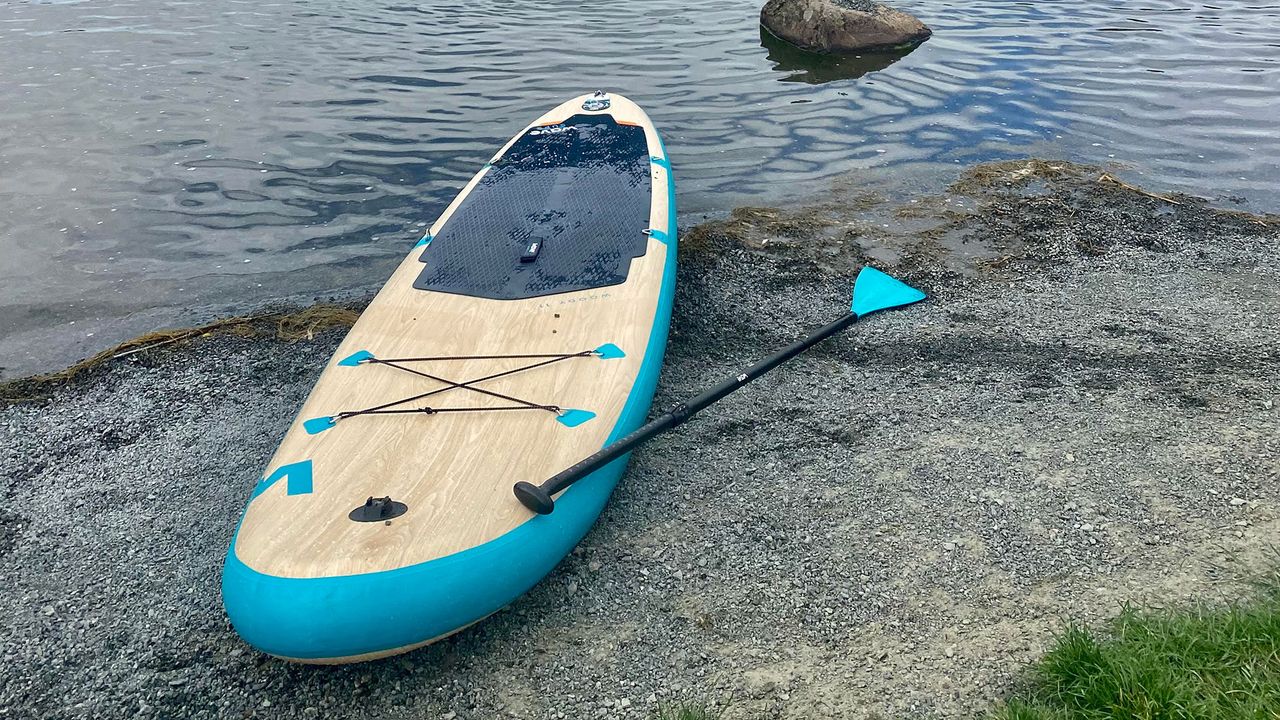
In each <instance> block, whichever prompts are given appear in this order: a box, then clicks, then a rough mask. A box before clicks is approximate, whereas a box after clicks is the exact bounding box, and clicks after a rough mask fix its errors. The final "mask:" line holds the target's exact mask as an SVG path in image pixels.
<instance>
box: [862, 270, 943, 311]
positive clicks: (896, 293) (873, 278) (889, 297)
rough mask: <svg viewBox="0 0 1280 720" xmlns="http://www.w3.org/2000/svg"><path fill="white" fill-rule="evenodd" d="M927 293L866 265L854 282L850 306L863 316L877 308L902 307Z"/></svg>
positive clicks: (915, 301)
mask: <svg viewBox="0 0 1280 720" xmlns="http://www.w3.org/2000/svg"><path fill="white" fill-rule="evenodd" d="M924 298H925V294H924V293H922V292H920V291H919V290H917V289H915V288H913V287H911V286H910V285H908V284H906V283H904V282H902V281H901V280H899V279H897V278H895V277H893V276H891V275H886V274H885V273H882V272H880V271H879V270H877V269H875V268H873V267H869V266H868V267H864V268H862V271H861V272H859V273H858V279H857V280H855V281H854V282H853V305H852V306H851V307H850V308H849V309H850V310H853V312H855V313H857V314H858V317H862V316H863V315H866V314H867V313H873V312H875V311H877V310H888V309H889V308H895V307H902V306H903V305H910V304H911V303H917V302H920V301H921V300H923V299H924Z"/></svg>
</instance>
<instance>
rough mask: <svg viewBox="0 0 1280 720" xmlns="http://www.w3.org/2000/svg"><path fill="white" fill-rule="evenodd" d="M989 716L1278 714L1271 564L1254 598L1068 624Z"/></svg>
mask: <svg viewBox="0 0 1280 720" xmlns="http://www.w3.org/2000/svg"><path fill="white" fill-rule="evenodd" d="M1030 680H1031V682H1030V684H1029V687H1028V688H1027V689H1026V690H1025V691H1024V692H1022V693H1020V694H1018V695H1017V696H1015V697H1014V698H1012V699H1011V700H1009V701H1008V702H1007V703H1006V704H1005V705H1004V706H1003V707H1002V708H1000V710H999V711H997V712H996V713H995V715H994V718H997V719H999V720H1111V719H1116V720H1119V719H1121V718H1124V719H1125V720H1145V719H1150V720H1156V719H1163V718H1171V719H1173V718H1178V719H1181V718H1185V719H1187V720H1193V719H1194V720H1219V719H1221V720H1227V719H1228V718H1230V719H1231V720H1236V719H1243V718H1256V719H1258V720H1262V719H1263V718H1267V719H1271V718H1280V572H1277V573H1274V574H1273V575H1272V576H1270V577H1269V578H1268V579H1267V580H1266V581H1265V582H1264V583H1262V587H1261V591H1260V592H1259V593H1258V595H1257V596H1256V597H1254V598H1250V599H1248V600H1246V601H1241V602H1238V603H1236V604H1234V605H1230V606H1227V607H1209V606H1198V607H1195V608H1191V609H1187V610H1181V611H1160V612H1157V611H1142V610H1135V609H1132V608H1126V609H1125V610H1124V612H1122V613H1121V614H1120V616H1119V617H1118V618H1116V619H1115V620H1112V621H1111V622H1110V623H1109V624H1108V625H1107V626H1106V627H1105V628H1103V629H1102V630H1101V631H1098V632H1094V631H1091V630H1088V629H1086V628H1083V627H1079V626H1076V627H1071V628H1070V629H1068V630H1067V631H1066V632H1064V633H1063V634H1062V635H1061V636H1059V638H1058V640H1057V643H1056V645H1055V647H1054V648H1053V649H1052V650H1051V651H1050V652H1049V653H1048V654H1047V655H1046V656H1045V657H1044V658H1043V659H1042V660H1041V661H1040V662H1039V663H1038V664H1037V665H1036V666H1035V667H1034V668H1033V670H1032V676H1031V678H1030Z"/></svg>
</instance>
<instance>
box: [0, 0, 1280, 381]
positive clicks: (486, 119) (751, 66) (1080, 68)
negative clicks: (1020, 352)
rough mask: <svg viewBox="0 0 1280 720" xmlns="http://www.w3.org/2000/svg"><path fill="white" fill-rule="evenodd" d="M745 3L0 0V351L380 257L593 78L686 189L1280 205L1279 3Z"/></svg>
mask: <svg viewBox="0 0 1280 720" xmlns="http://www.w3.org/2000/svg"><path fill="white" fill-rule="evenodd" d="M758 5H759V3H758V2H750V3H748V2H745V1H741V2H740V1H737V0H708V1H707V2H702V3H689V2H687V0H635V2H630V3H619V2H617V1H616V0H540V1H539V2H536V3H535V2H530V1H529V0H509V1H502V2H500V1H499V0H474V1H473V2H470V3H466V4H462V5H459V4H456V3H444V2H440V1H439V0H424V1H423V2H418V3H405V2H404V1H403V0H396V1H395V2H389V3H378V2H376V1H375V2H371V3H365V4H362V5H351V4H349V3H338V2H336V1H335V0H298V1H297V2H292V3H287V4H284V3H260V2H256V1H253V2H251V1H249V0H226V1H225V2H221V3H201V4H192V3H187V2H178V1H175V0H76V1H74V2H43V3H17V4H13V3H11V4H6V5H4V6H0V89H3V93H4V98H5V102H4V103H0V318H3V319H0V323H3V324H0V347H4V348H5V351H4V354H3V355H0V366H3V368H2V369H0V372H3V373H7V374H12V373H15V372H23V371H31V370H35V369H39V368H40V367H42V366H44V365H46V364H49V363H52V362H55V361H56V360H63V359H66V357H65V356H66V355H67V354H74V353H76V352H87V351H90V350H93V349H96V348H98V347H101V346H102V345H104V344H106V343H108V342H110V341H112V340H115V339H117V337H118V336H121V335H124V334H127V333H129V332H134V331H140V330H147V329H150V328H151V327H152V326H153V325H154V324H155V323H157V322H164V321H166V320H165V318H168V320H170V321H172V320H174V319H176V318H177V317H178V316H179V315H180V314H181V313H182V312H183V309H184V308H205V309H206V310H195V311H193V312H194V313H195V314H200V313H202V312H206V311H207V312H213V311H215V310H220V309H222V308H226V307H228V306H236V305H244V304H253V303H256V302H261V301H264V300H268V299H273V298H278V297H281V296H309V295H315V294H319V293H327V292H332V291H340V290H344V289H348V288H354V287H366V286H376V285H377V284H378V283H379V282H380V281H381V279H382V278H383V277H384V276H385V274H386V272H387V270H388V268H389V267H391V265H392V264H393V263H394V262H395V260H396V259H397V258H399V257H400V256H401V255H402V254H403V253H404V252H405V250H406V248H407V246H408V244H411V242H412V241H413V240H415V239H416V236H417V235H419V234H420V233H421V229H422V227H423V226H424V224H425V223H428V222H430V221H431V220H433V219H434V218H435V216H436V215H437V214H438V213H439V212H440V211H441V210H442V209H443V207H444V205H445V203H447V202H448V201H449V199H451V198H452V196H453V195H454V193H456V192H457V190H458V188H459V187H460V186H461V185H462V184H463V183H465V182H466V180H467V179H468V178H469V177H470V175H471V173H473V172H474V171H475V169H476V168H477V167H478V166H479V165H480V164H481V163H483V162H484V161H485V160H487V159H488V157H489V155H490V154H491V153H492V152H493V150H494V149H495V148H496V147H497V146H498V145H499V144H500V143H502V142H503V141H505V140H506V139H507V138H508V137H510V135H511V134H512V133H513V132H515V131H516V130H517V129H519V127H521V126H522V125H523V124H524V123H525V122H527V121H528V120H529V119H530V118H532V117H533V116H534V115H536V114H537V113H539V112H541V111H542V110H543V109H545V108H546V107H547V106H549V105H550V104H551V103H553V102H557V101H558V100H560V99H561V98H563V97H566V96H569V95H572V94H576V93H579V92H583V91H585V90H590V89H595V88H598V87H604V88H611V89H615V90H617V91H619V92H624V93H626V94H628V95H631V96H633V97H635V98H636V99H637V100H639V101H640V102H641V103H642V104H643V105H645V106H646V108H648V109H649V111H650V113H651V114H652V115H653V116H654V118H655V120H656V121H657V122H658V124H659V126H660V127H661V128H662V129H663V131H664V134H665V136H666V138H667V141H668V148H669V150H670V152H671V153H672V155H673V158H674V161H675V165H676V168H677V173H678V176H679V179H680V202H681V207H682V209H683V210H684V211H686V212H687V213H689V212H691V213H699V212H705V211H721V210H725V209H727V208H729V207H732V206H733V205H735V204H740V203H744V202H753V203H767V202H780V201H784V200H785V199H787V198H793V197H798V196H801V195H804V194H806V193H810V192H813V191H815V190H822V189H824V188H825V187H826V186H827V184H828V183H829V182H830V180H831V179H832V178H834V177H836V176H839V175H842V174H846V173H849V172H850V171H854V170H856V171H858V172H859V177H864V178H868V179H870V178H873V177H876V175H873V173H879V176H882V177H887V176H891V175H896V174H906V173H909V172H920V171H921V169H927V168H931V167H932V168H943V167H954V166H955V165H956V164H963V163H970V162H976V161H981V160H987V159H991V158H997V157H1007V156H1011V155H1019V154H1026V153H1037V154H1051V155H1057V156H1064V157H1068V158H1071V159H1076V160H1081V161H1087V162H1107V161H1116V162H1123V163H1124V164H1126V166H1127V167H1129V168H1132V172H1134V173H1141V174H1142V175H1143V176H1145V177H1144V178H1143V179H1144V181H1145V182H1148V183H1151V184H1154V185H1156V186H1159V187H1163V188H1167V189H1169V188H1171V189H1176V190H1184V191H1189V192H1194V193H1199V194H1207V195H1210V196H1216V197H1220V198H1227V197H1235V196H1246V197H1248V198H1250V199H1251V201H1252V204H1253V206H1254V207H1258V208H1263V209H1276V208H1277V207H1280V189H1278V188H1280V184H1278V183H1277V180H1278V179H1280V166H1278V163H1277V158H1280V134H1277V133H1275V132H1274V131H1273V127H1274V122H1275V120H1274V115H1275V111H1274V106H1275V101H1276V96H1277V91H1278V90H1280V53H1277V52H1276V49H1277V48H1280V43H1278V42H1277V41H1276V40H1275V37H1274V28H1276V27H1277V26H1280V5H1277V4H1272V3H1259V2H1257V1H1256V0H1254V1H1252V2H1218V3H1216V4H1213V5H1210V4H1205V3H1198V2H1186V1H1185V0H1183V1H1180V2H1175V1H1174V0H1118V1H1115V2H1083V3H1082V2H1074V3H1052V2H1038V3H1031V2H995V3H983V4H978V5H974V4H971V3H960V2H956V1H954V0H909V1H904V2H903V3H901V6H902V7H903V8H904V9H906V10H909V11H911V12H914V13H916V14H917V15H919V16H920V17H921V18H923V19H924V20H925V21H926V22H928V23H929V24H930V25H932V26H933V28H934V30H935V35H934V37H933V38H932V39H931V40H930V41H929V42H927V43H926V44H925V45H924V46H922V47H921V48H919V49H918V50H916V51H915V52H912V53H910V54H908V55H905V56H892V57H887V58H874V57H873V58H861V59H852V60H843V61H836V62H832V61H821V62H819V61H815V60H814V59H813V58H807V57H806V56H804V55H803V54H799V55H797V54H796V53H795V52H794V51H792V50H791V49H789V48H787V47H785V46H779V45H778V44H777V43H770V42H768V40H767V39H766V40H765V41H762V39H761V35H760V30H759V27H758V24H757V10H758ZM158 308H159V309H163V308H168V309H169V310H168V311H167V312H168V314H167V315H166V313H165V312H161V311H158V310H157V309H158ZM131 318H134V320H131ZM103 328H110V332H109V333H108V332H101V330H102V329H103ZM89 333H93V336H89ZM113 333H114V335H115V336H117V337H112V336H111V334H113Z"/></svg>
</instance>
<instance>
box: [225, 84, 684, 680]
mask: <svg viewBox="0 0 1280 720" xmlns="http://www.w3.org/2000/svg"><path fill="white" fill-rule="evenodd" d="M675 258H676V208H675V182H674V180H673V178H672V175H671V165H670V162H669V160H668V158H667V155H666V151H665V150H664V148H663V145H662V141H661V139H660V138H659V136H658V132H657V130H656V129H655V128H654V126H653V123H652V122H651V121H650V120H649V118H648V116H647V115H645V113H644V112H643V111H642V110H641V109H640V108H639V107H638V106H637V105H636V104H635V103H633V102H631V101H630V100H628V99H626V98H624V97H622V96H619V95H610V94H605V93H595V94H593V95H583V96H581V97H577V98H574V99H572V100H569V101H567V102H565V103H563V104H561V105H560V106H558V107H556V108H555V109H553V110H551V111H549V112H547V113H546V114H545V115H543V116H542V117H540V118H538V119H537V120H535V121H534V122H533V123H531V124H530V125H528V126H527V127H526V128H525V129H524V130H522V131H521V132H520V133H519V134H517V135H516V136H515V137H514V138H512V139H511V140H510V141H509V142H508V143H507V144H506V145H505V146H504V147H503V148H502V149H501V150H499V151H498V153H497V154H496V155H494V156H493V159H492V160H491V161H490V162H489V163H487V164H485V166H484V167H483V168H482V169H481V170H480V172H479V173H477V174H476V176H475V177H474V178H472V180H471V181H470V182H469V183H468V184H467V185H466V187H465V188H463V190H462V191H461V193H460V194H459V195H458V197H457V198H456V199H455V200H454V201H453V202H452V203H451V204H450V205H449V206H448V207H447V208H446V210H445V211H444V213H443V214H442V215H441V216H440V218H439V219H438V220H437V221H436V222H435V223H434V224H433V225H432V226H431V227H430V229H429V231H428V232H427V233H426V234H425V236H423V237H422V238H421V240H419V241H418V242H417V244H416V245H415V246H414V247H413V248H412V250H411V252H410V253H409V255H408V256H407V257H406V258H405V259H404V261H403V262H401V264H400V265H399V267H398V268H397V269H396V271H395V273H394V274H393V275H392V276H391V279H390V280H389V281H388V282H387V284H386V285H385V286H384V287H383V288H382V290H381V291H380V292H379V293H378V295H377V296H376V298H375V299H374V300H373V301H372V303H370V305H369V307H368V308H367V309H366V310H365V311H364V313H363V314H362V315H361V317H360V319H359V321H358V322H357V323H356V324H355V325H354V326H353V327H352V329H351V331H350V333H349V334H348V335H347V337H346V339H345V340H343V342H342V344H341V345H340V346H339V347H338V350H337V352H336V353H335V354H334V356H333V358H332V359H331V360H330V361H329V363H328V364H327V365H326V367H325V368H324V370H323V372H322V373H321V374H320V378H319V380H318V381H317V382H316V385H315V387H314V389H313V390H312V391H311V394H310V396H309V397H308V398H307V400H306V402H305V404H304V405H303V406H302V409H301V412H300V413H299V415H298V417H297V418H296V419H295V420H294V422H293V424H292V425H291V426H290V427H289V429H288V431H287V432H286V433H285V435H284V439H283V441H282V442H281V443H280V446H279V448H278V449H277V450H276V452H275V454H274V456H273V457H272V458H271V459H270V461H269V462H268V463H267V466H266V469H265V471H264V473H263V475H262V477H261V478H260V479H259V480H258V481H257V483H256V485H254V487H253V488H252V490H251V492H250V497H249V502H248V505H247V507H246V509H245V511H244V515H243V517H242V519H241V521H240V524H239V527H238V529H237V530H236V533H235V536H234V538H233V539H232V541H231V544H230V547H229V549H228V552H227V559H226V564H225V566H224V570H223V583H222V595H223V603H224V606H225V608H226V611H227V615H228V617H229V618H230V620H231V623H232V625H233V626H234V627H235V629H236V631H237V632H239V634H240V635H241V636H242V637H243V638H244V639H245V640H246V641H248V642H249V643H250V644H251V645H253V646H255V647H257V648H259V649H261V650H263V651H264V652H267V653H269V654H271V655H275V656H278V657H281V658H286V659H290V660H296V661H301V662H307V663H343V662H355V661H361V660H370V659H374V658H379V657H384V656H388V655H393V654H396V653H400V652H405V651H407V650H410V649H412V648H415V647H418V646H421V645H425V644H428V643H431V642H433V641H435V640H439V639H441V638H443V637H446V636H448V635H450V634H452V633H454V632H457V631H458V630H460V629H462V628H464V627H466V626H468V625H470V624H472V623H474V622H476V621H478V620H480V619H482V618H484V617H486V616H488V615H490V614H492V613H494V612H496V611H497V610H499V609H501V608H502V607H504V606H506V605H507V604H509V603H511V602H512V601H513V600H515V599H516V598H517V597H519V596H520V595H521V594H523V593H524V592H525V591H527V590H528V589H529V588H530V587H532V586H533V585H534V584H535V583H537V582H538V581H539V580H540V579H541V578H542V577H544V576H545V575H546V574H547V573H549V572H550V571H551V570H552V569H553V568H554V567H555V566H556V564H557V563H558V562H559V561H560V560H561V559H562V558H563V557H564V556H565V555H566V554H568V553H569V551H570V550H572V549H573V547H574V545H576V544H577V543H578V541H579V540H580V539H581V538H582V536H583V535H584V534H585V533H586V531H587V530H588V529H589V528H590V526H591V524H592V523H593V522H594V521H595V519H596V517H597V516H598V515H599V514H600V511H601V509H602V508H603V506H604V503H605V501H606V499H607V498H608V496H609V494H610V492H612V490H613V487H614V485H615V484H616V483H617V481H618V478H619V477H620V476H621V474H622V472H623V469H624V468H625V464H626V460H627V458H626V457H623V458H620V459H619V460H618V461H615V462H613V463H611V464H609V465H607V466H605V467H604V468H602V469H600V470H598V471H596V472H595V473H593V474H592V475H591V476H590V477H588V478H586V479H584V480H583V481H581V482H579V483H577V484H575V485H573V486H572V487H570V488H569V489H567V490H565V491H564V492H563V493H562V494H561V495H560V496H559V497H557V505H556V508H557V509H556V512H555V513H553V514H551V515H546V516H538V515H534V514H532V513H531V512H530V511H529V510H527V509H525V508H524V507H523V506H521V505H520V503H519V502H518V501H517V500H516V498H515V496H514V495H513V494H512V484H513V483H515V482H517V481H521V480H527V481H531V482H541V481H542V480H544V479H546V478H547V477H550V476H551V475H554V474H555V473H557V472H559V471H560V470H563V469H564V468H566V467H568V466H570V465H572V464H573V463H575V462H577V461H579V460H581V459H582V458H584V457H586V456H588V455H590V454H591V453H593V452H595V451H596V450H599V449H600V448H601V447H603V446H605V445H607V444H609V443H612V442H613V441H615V440H617V439H618V438H620V437H622V436H623V435H625V434H627V433H628V432H630V431H631V430H633V429H635V428H636V427H638V426H639V425H641V424H642V423H643V422H644V420H645V417H646V415H647V414H648V410H649V405H650V402H651V400H652V398H653V393H654V387H655V385H656V383H657V379H658V371H659V368H660V366H661V364H662V356H663V352H664V349H665V347H666V342H667V327H668V324H669V321H670V316H671V303H672V299H673V295H674V292H675V274H676V260H675Z"/></svg>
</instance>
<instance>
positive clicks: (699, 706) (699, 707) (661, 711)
mask: <svg viewBox="0 0 1280 720" xmlns="http://www.w3.org/2000/svg"><path fill="white" fill-rule="evenodd" d="M723 716H724V710H716V709H713V708H712V707H711V706H710V705H707V704H703V703H695V702H683V703H679V704H677V705H660V706H659V707H658V709H657V710H655V711H654V712H653V715H651V716H650V717H651V718H652V720H720V718H721V717H723Z"/></svg>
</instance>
